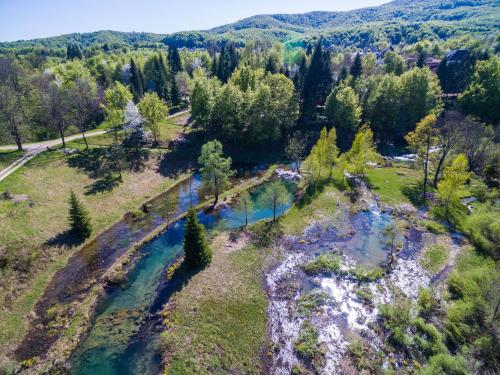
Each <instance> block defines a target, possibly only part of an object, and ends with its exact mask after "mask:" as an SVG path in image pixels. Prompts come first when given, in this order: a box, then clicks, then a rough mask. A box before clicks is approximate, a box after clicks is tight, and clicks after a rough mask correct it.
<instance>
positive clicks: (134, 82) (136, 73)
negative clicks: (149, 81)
mask: <svg viewBox="0 0 500 375" xmlns="http://www.w3.org/2000/svg"><path fill="white" fill-rule="evenodd" d="M130 88H131V91H132V95H133V96H134V102H135V103H138V102H139V101H140V100H141V99H142V97H143V96H144V82H143V77H142V72H141V70H140V68H139V67H138V66H137V64H136V63H135V61H134V59H131V60H130Z"/></svg>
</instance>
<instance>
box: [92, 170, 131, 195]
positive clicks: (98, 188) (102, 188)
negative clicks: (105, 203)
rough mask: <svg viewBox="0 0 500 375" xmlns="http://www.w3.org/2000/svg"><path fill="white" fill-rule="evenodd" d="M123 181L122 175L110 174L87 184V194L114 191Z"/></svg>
mask: <svg viewBox="0 0 500 375" xmlns="http://www.w3.org/2000/svg"><path fill="white" fill-rule="evenodd" d="M122 182H123V180H122V177H121V176H113V175H112V174H108V175H106V176H104V177H103V178H100V179H98V180H96V181H94V182H93V183H92V184H90V185H87V186H85V195H95V194H98V193H104V192H106V191H112V190H113V189H114V188H115V187H117V186H118V185H120V184H121V183H122Z"/></svg>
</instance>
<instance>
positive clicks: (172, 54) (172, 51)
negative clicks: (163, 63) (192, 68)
mask: <svg viewBox="0 0 500 375" xmlns="http://www.w3.org/2000/svg"><path fill="white" fill-rule="evenodd" d="M168 63H169V64H170V69H171V70H172V74H173V75H176V74H177V73H179V72H180V71H181V70H182V61H181V56H180V55H179V50H178V49H177V47H176V46H171V47H169V48H168Z"/></svg>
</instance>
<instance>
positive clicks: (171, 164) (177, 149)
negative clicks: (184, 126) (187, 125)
mask: <svg viewBox="0 0 500 375" xmlns="http://www.w3.org/2000/svg"><path fill="white" fill-rule="evenodd" d="M202 144H203V136H202V134H201V132H198V131H195V132H191V133H189V134H186V135H185V140H184V141H183V142H182V143H176V144H173V143H172V144H170V145H169V151H168V152H166V153H165V154H164V155H163V156H162V158H161V161H160V164H159V166H158V172H159V173H160V174H161V175H162V176H163V177H172V176H177V175H179V174H180V173H183V172H186V171H187V170H188V169H189V168H190V167H194V166H195V165H193V164H194V163H196V159H197V158H198V155H199V154H200V148H201V146H202ZM193 161H194V163H193Z"/></svg>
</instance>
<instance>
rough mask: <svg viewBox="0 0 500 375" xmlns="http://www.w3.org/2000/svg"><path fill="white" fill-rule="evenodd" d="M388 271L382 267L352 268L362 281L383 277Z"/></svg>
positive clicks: (353, 272) (353, 273) (356, 276)
mask: <svg viewBox="0 0 500 375" xmlns="http://www.w3.org/2000/svg"><path fill="white" fill-rule="evenodd" d="M386 272H387V271H386V270H385V269H384V268H382V267H373V268H364V267H361V266H358V267H356V268H354V270H352V275H353V276H354V277H355V278H357V279H358V280H359V281H361V282H369V281H376V280H379V279H381V278H382V277H384V276H385V274H386Z"/></svg>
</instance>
